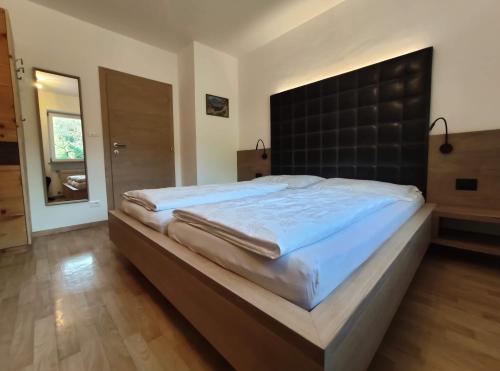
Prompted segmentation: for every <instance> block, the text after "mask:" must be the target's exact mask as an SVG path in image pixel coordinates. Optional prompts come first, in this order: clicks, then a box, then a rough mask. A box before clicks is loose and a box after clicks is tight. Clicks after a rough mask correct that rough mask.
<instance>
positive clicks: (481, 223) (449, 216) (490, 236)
mask: <svg viewBox="0 0 500 371" xmlns="http://www.w3.org/2000/svg"><path fill="white" fill-rule="evenodd" d="M432 233H433V235H432V243H435V244H437V245H443V246H451V247H454V248H457V249H462V250H469V251H475V252H480V253H484V254H490V255H497V256H500V210H491V209H475V208H468V207H457V206H444V205H438V206H437V208H436V209H435V210H434V214H433V232H432Z"/></svg>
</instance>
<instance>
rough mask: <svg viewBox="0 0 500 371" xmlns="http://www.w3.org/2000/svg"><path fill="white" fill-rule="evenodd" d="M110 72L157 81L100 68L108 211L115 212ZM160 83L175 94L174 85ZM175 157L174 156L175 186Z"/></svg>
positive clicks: (173, 131)
mask: <svg viewBox="0 0 500 371" xmlns="http://www.w3.org/2000/svg"><path fill="white" fill-rule="evenodd" d="M109 72H112V73H116V72H118V73H121V74H124V75H129V76H133V77H140V78H141V79H145V80H150V81H155V80H152V79H148V78H147V77H143V76H138V75H133V74H130V73H127V72H123V71H119V70H113V69H111V68H106V67H103V66H99V91H100V95H101V120H102V141H103V146H104V172H105V177H106V198H107V201H108V210H114V209H115V206H118V205H115V200H114V197H113V195H114V189H113V162H112V158H111V149H112V148H111V135H110V134H111V133H110V128H109V112H108V89H107V78H106V77H107V76H106V75H107V74H108V73H109ZM156 82H160V83H162V84H166V85H170V87H171V88H172V92H173V86H172V84H169V83H167V82H163V81H156ZM172 112H173V100H172ZM173 125H174V122H173V117H172V135H173V138H172V140H173V141H174V146H175V127H174V126H173ZM175 165H176V164H175V155H174V174H173V177H174V184H175V172H176V169H175Z"/></svg>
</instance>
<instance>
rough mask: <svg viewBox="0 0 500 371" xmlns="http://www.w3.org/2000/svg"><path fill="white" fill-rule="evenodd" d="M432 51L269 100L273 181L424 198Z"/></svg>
mask: <svg viewBox="0 0 500 371" xmlns="http://www.w3.org/2000/svg"><path fill="white" fill-rule="evenodd" d="M431 73H432V48H427V49H422V50H419V51H416V52H414V53H410V54H406V55H403V56H400V57H397V58H394V59H390V60H387V61H384V62H380V63H377V64H374V65H371V66H368V67H364V68H361V69H359V70H356V71H352V72H348V73H345V74H342V75H338V76H334V77H330V78H327V79H325V80H321V81H317V82H314V83H311V84H308V85H304V86H301V87H298V88H295V89H292V90H287V91H284V92H282V93H278V94H274V95H272V96H271V151H272V156H271V157H272V162H271V171H272V174H311V175H321V176H323V177H328V178H331V177H343V178H355V179H374V180H381V181H387V182H392V183H399V184H413V185H416V186H417V187H419V188H420V190H422V191H423V192H425V185H426V179H427V144H428V126H429V113H430V97H431Z"/></svg>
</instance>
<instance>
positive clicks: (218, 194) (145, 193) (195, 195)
mask: <svg viewBox="0 0 500 371" xmlns="http://www.w3.org/2000/svg"><path fill="white" fill-rule="evenodd" d="M286 187H287V184H286V183H283V184H281V183H278V184H265V183H264V184H262V183H255V182H251V181H248V182H238V183H228V184H209V185H201V186H187V187H169V188H158V189H142V190H136V191H128V192H125V193H124V194H123V198H125V199H126V200H128V201H130V202H133V203H136V204H138V205H141V206H143V207H144V208H146V209H147V210H151V211H162V210H169V209H176V208H181V207H189V206H193V205H203V204H208V203H214V202H222V201H227V200H234V199H238V198H243V197H252V196H261V195H266V194H269V193H272V192H277V191H281V190H283V189H285V188H286Z"/></svg>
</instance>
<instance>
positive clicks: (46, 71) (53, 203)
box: [32, 67, 90, 206]
mask: <svg viewBox="0 0 500 371" xmlns="http://www.w3.org/2000/svg"><path fill="white" fill-rule="evenodd" d="M37 71H40V72H45V73H51V74H53V75H58V76H63V77H68V78H71V79H75V80H77V81H78V100H79V102H80V117H81V122H82V141H83V150H84V153H85V159H84V160H83V167H84V169H85V175H86V177H87V198H82V199H81V200H69V201H54V202H49V195H48V193H47V187H46V186H45V178H46V177H47V174H46V173H45V158H44V150H43V138H42V122H41V120H40V101H39V96H38V88H37V87H36V86H35V83H36V72H37ZM32 83H33V89H34V90H35V104H36V114H37V122H38V130H37V131H38V139H39V145H40V164H41V165H42V182H43V183H42V184H43V187H42V188H43V195H44V197H45V206H57V205H68V204H75V203H81V202H89V201H90V182H89V179H88V176H89V175H88V174H89V173H88V168H87V146H86V143H85V120H84V117H83V104H82V83H81V80H80V77H79V76H74V75H69V74H66V73H62V72H55V71H51V70H47V69H45V68H38V67H33V74H32Z"/></svg>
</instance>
